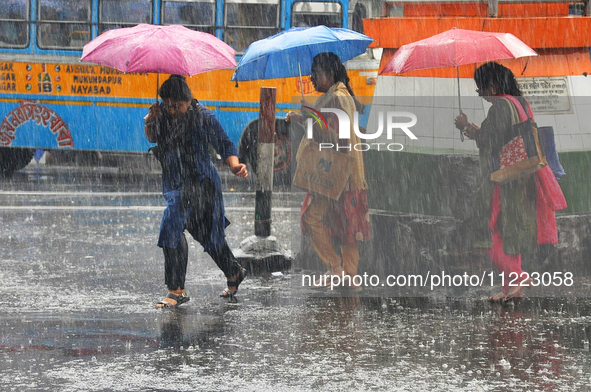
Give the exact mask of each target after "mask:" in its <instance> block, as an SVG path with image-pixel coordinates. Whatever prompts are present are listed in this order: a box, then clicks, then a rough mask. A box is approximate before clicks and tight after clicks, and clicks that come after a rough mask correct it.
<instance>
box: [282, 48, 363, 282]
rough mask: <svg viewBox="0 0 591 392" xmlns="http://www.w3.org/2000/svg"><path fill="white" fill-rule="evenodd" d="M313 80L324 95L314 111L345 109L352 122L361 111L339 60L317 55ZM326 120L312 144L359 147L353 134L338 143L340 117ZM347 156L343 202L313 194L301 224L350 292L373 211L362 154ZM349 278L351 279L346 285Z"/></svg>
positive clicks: (299, 118)
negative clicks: (335, 240) (360, 244)
mask: <svg viewBox="0 0 591 392" xmlns="http://www.w3.org/2000/svg"><path fill="white" fill-rule="evenodd" d="M310 79H311V81H312V83H313V85H314V88H315V89H316V91H318V92H321V93H323V94H322V96H320V97H319V98H318V100H317V101H316V103H315V104H314V109H315V110H317V111H320V109H322V108H334V109H340V110H343V111H345V112H346V113H347V115H348V116H349V118H351V119H352V118H353V117H354V113H355V111H356V110H357V107H358V106H359V107H360V108H361V105H360V104H359V103H358V102H357V101H356V100H355V98H354V94H353V90H352V89H351V87H350V86H349V77H348V76H347V71H346V69H345V66H344V65H343V63H342V62H341V60H340V59H339V57H338V56H337V55H336V54H334V53H332V52H323V53H319V54H318V55H316V56H315V57H314V59H313V61H312V74H311V76H310ZM324 114H325V115H324V117H325V120H326V125H327V127H326V126H324V127H323V126H321V125H320V124H319V123H317V122H316V123H315V124H314V126H313V140H314V141H315V142H318V143H332V144H333V145H334V146H336V145H337V144H339V145H340V146H344V145H345V144H349V143H350V144H349V145H350V146H354V145H356V144H359V143H360V140H359V137H358V136H357V135H356V134H355V132H353V129H350V135H351V136H350V139H347V140H341V141H340V143H339V138H338V134H339V121H338V117H337V116H336V115H335V114H333V113H324ZM305 119H306V116H305V115H301V114H298V113H295V112H289V113H288V114H287V116H286V119H285V120H286V121H288V122H290V121H294V122H300V123H303V122H304V120H305ZM351 124H353V121H351ZM351 127H353V125H351ZM307 140H308V139H305V140H304V141H302V143H301V145H300V150H298V157H297V159H298V161H301V160H304V159H306V157H305V156H302V154H303V153H302V151H304V150H305V145H306V144H307V143H306V142H305V141H307ZM345 150H346V151H347V154H350V156H352V157H353V158H354V159H355V162H354V164H353V171H352V174H351V176H350V177H349V181H348V184H347V186H346V187H345V191H344V192H343V195H342V196H341V197H340V199H339V200H338V201H333V200H331V199H329V198H327V197H325V196H322V195H320V194H317V193H312V192H308V193H307V194H306V197H305V199H304V203H303V204H302V214H301V223H302V230H303V232H304V233H305V234H307V235H309V236H310V239H311V241H312V244H313V246H314V249H315V250H316V252H317V253H318V256H319V257H320V259H321V260H322V262H323V263H324V265H325V266H326V267H327V269H328V271H327V275H338V276H339V277H340V278H341V281H342V282H345V285H346V286H350V285H352V284H354V279H352V278H353V277H354V276H355V275H357V269H358V266H359V247H358V241H362V240H366V239H368V237H369V208H368V205H367V183H366V181H365V167H364V164H363V155H362V152H361V151H357V150H356V149H355V148H351V149H350V150H349V149H348V148H347V149H345ZM340 151H341V152H342V151H343V150H340ZM332 236H336V237H338V238H339V239H340V242H341V255H340V256H339V255H338V253H337V252H336V251H335V249H334V247H333V243H332ZM345 276H349V277H350V278H349V279H345ZM326 281H327V279H324V282H326ZM329 281H330V280H329ZM316 285H319V284H316ZM324 285H326V283H325V284H324ZM357 285H359V284H357Z"/></svg>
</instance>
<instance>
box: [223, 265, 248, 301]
mask: <svg viewBox="0 0 591 392" xmlns="http://www.w3.org/2000/svg"><path fill="white" fill-rule="evenodd" d="M246 275H248V270H247V269H246V268H242V269H241V270H240V275H238V277H237V278H236V280H234V281H230V280H228V281H226V284H227V285H228V287H227V288H226V289H224V290H223V291H222V293H221V294H220V297H222V298H230V299H232V298H234V296H235V295H236V293H237V292H238V286H240V283H242V281H243V280H244V278H246ZM230 287H236V291H234V292H232V291H231V290H230Z"/></svg>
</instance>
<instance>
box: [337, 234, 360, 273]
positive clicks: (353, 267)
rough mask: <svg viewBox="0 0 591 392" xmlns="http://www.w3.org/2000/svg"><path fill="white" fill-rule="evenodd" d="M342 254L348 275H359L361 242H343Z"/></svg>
mask: <svg viewBox="0 0 591 392" xmlns="http://www.w3.org/2000/svg"><path fill="white" fill-rule="evenodd" d="M341 255H342V257H343V269H344V270H345V273H346V274H348V275H351V276H353V275H357V269H358V267H359V243H358V242H354V243H352V244H341Z"/></svg>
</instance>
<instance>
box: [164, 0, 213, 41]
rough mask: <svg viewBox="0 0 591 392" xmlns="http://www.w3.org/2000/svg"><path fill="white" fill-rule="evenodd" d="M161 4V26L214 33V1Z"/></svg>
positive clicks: (202, 0)
mask: <svg viewBox="0 0 591 392" xmlns="http://www.w3.org/2000/svg"><path fill="white" fill-rule="evenodd" d="M163 3H164V5H163V9H162V24H180V25H183V26H185V27H188V28H190V29H193V30H199V31H205V32H206V33H209V34H213V33H214V32H215V0H201V1H191V2H189V1H179V0H177V1H164V2H163Z"/></svg>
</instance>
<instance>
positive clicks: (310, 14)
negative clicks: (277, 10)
mask: <svg viewBox="0 0 591 392" xmlns="http://www.w3.org/2000/svg"><path fill="white" fill-rule="evenodd" d="M342 20H343V11H342V7H341V5H340V4H339V3H334V2H322V3H311V2H308V1H301V2H297V3H293V8H292V10H291V25H292V26H293V27H309V26H319V25H324V26H327V27H342V26H343V23H342Z"/></svg>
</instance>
